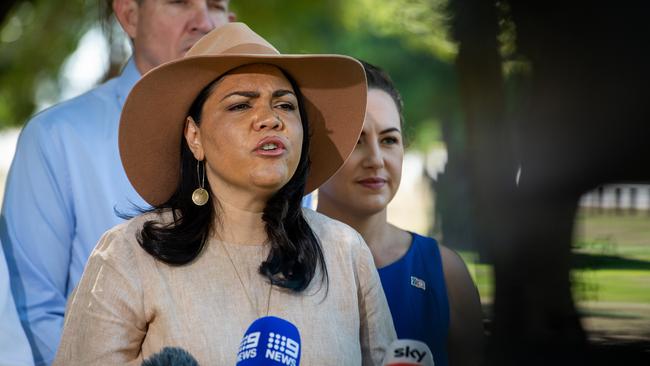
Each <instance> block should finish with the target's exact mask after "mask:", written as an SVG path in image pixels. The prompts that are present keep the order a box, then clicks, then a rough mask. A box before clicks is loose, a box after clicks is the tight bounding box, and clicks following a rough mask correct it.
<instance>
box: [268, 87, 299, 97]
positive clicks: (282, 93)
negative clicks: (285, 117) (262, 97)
mask: <svg viewBox="0 0 650 366" xmlns="http://www.w3.org/2000/svg"><path fill="white" fill-rule="evenodd" d="M287 94H291V95H293V96H295V94H293V92H292V91H291V90H286V89H280V90H276V91H274V92H273V98H279V97H283V96H285V95H287Z"/></svg>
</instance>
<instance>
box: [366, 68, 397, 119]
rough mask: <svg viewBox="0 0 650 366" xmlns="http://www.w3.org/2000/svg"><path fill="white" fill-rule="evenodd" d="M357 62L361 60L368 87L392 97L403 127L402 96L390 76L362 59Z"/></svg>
mask: <svg viewBox="0 0 650 366" xmlns="http://www.w3.org/2000/svg"><path fill="white" fill-rule="evenodd" d="M359 62H361V65H363V70H364V71H365V72H366V80H367V81H368V89H379V90H383V91H385V92H386V93H387V94H388V95H390V97H391V98H393V101H394V102H395V106H396V107H397V112H398V113H399V124H400V127H404V116H403V115H402V108H403V107H404V103H403V102H402V96H401V95H400V93H399V91H398V90H397V88H396V87H395V84H394V83H393V80H392V79H391V78H390V76H388V74H387V73H386V71H384V70H382V69H381V68H379V67H377V66H375V65H373V64H371V63H368V62H366V61H363V60H359Z"/></svg>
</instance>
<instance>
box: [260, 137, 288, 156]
mask: <svg viewBox="0 0 650 366" xmlns="http://www.w3.org/2000/svg"><path fill="white" fill-rule="evenodd" d="M284 151H285V147H284V143H283V142H282V140H281V139H280V138H279V137H276V136H269V137H265V138H263V139H261V140H260V141H259V142H258V143H257V146H256V147H255V152H256V153H257V154H259V155H264V156H278V155H282V154H283V153H284Z"/></svg>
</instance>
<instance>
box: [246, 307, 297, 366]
mask: <svg viewBox="0 0 650 366" xmlns="http://www.w3.org/2000/svg"><path fill="white" fill-rule="evenodd" d="M299 364H300V333H299V332H298V328H296V326H295V325H293V324H291V323H290V322H288V321H286V320H284V319H280V318H277V317H274V316H266V317H263V318H259V319H257V320H255V321H254V322H253V324H251V325H250V327H248V330H247V331H246V333H245V334H244V337H243V338H242V340H241V343H240V344H239V351H238V352H237V366H298V365H299Z"/></svg>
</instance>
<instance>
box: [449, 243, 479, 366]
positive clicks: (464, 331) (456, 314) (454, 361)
mask: <svg viewBox="0 0 650 366" xmlns="http://www.w3.org/2000/svg"><path fill="white" fill-rule="evenodd" d="M440 254H441V256H442V266H443V270H444V274H445V283H446V285H447V296H448V298H449V341H448V342H449V343H448V345H447V348H448V351H449V364H450V365H454V366H457V365H461V366H464V365H469V366H473V365H479V364H481V362H482V358H483V320H482V318H483V313H482V310H481V301H480V298H479V294H478V290H477V289H476V286H474V282H472V277H471V276H470V274H469V272H468V271H467V267H466V266H465V263H464V262H463V260H462V259H461V258H460V257H459V256H458V254H456V253H455V252H453V251H452V250H450V249H449V248H446V247H444V246H442V245H441V246H440Z"/></svg>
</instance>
